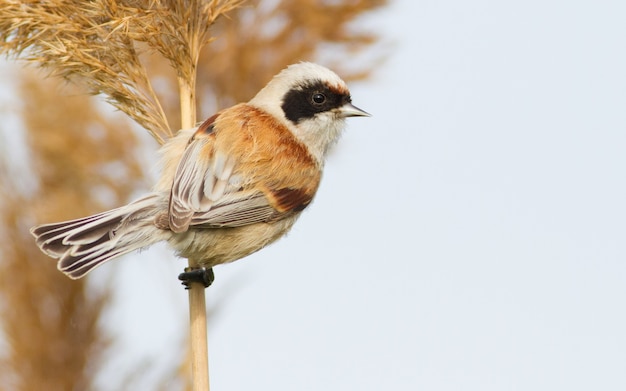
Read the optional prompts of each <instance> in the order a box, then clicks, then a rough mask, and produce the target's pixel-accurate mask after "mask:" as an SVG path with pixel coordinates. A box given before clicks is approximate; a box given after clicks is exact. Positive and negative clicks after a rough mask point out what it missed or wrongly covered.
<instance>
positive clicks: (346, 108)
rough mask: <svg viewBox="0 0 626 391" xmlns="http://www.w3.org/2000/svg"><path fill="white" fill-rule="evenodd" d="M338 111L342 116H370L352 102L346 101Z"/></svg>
mask: <svg viewBox="0 0 626 391" xmlns="http://www.w3.org/2000/svg"><path fill="white" fill-rule="evenodd" d="M339 113H340V115H341V116H342V117H343V118H347V117H371V116H372V115H371V114H369V113H368V112H365V111H363V110H361V109H359V108H358V107H356V106H354V105H353V104H352V103H346V104H345V105H343V106H341V107H340V108H339Z"/></svg>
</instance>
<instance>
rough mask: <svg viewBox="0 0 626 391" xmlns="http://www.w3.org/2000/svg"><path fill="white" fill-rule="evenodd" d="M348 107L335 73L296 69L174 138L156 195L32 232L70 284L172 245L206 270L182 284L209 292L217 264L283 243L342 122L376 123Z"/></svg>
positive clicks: (164, 154) (186, 276) (308, 66)
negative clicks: (132, 255) (107, 265)
mask: <svg viewBox="0 0 626 391" xmlns="http://www.w3.org/2000/svg"><path fill="white" fill-rule="evenodd" d="M351 102H352V101H351V97H350V92H349V90H348V87H347V86H346V84H345V82H344V81H343V80H341V78H339V76H337V75H336V74H335V73H334V72H332V71H331V70H329V69H327V68H325V67H323V66H320V65H317V64H313V63H309V62H301V63H297V64H293V65H290V66H288V67H287V68H285V69H283V70H282V71H281V72H280V73H278V74H277V75H276V76H274V78H273V79H272V80H271V81H270V82H269V83H268V84H267V85H266V86H265V87H264V88H263V89H262V90H261V91H260V92H259V93H258V94H257V95H256V96H255V97H254V98H252V100H250V101H249V102H248V103H240V104H237V105H235V106H232V107H230V108H227V109H225V110H222V111H220V112H218V113H217V114H215V115H213V116H211V117H209V118H208V119H207V120H205V121H204V122H203V123H202V124H201V125H200V126H198V127H197V128H194V129H188V130H181V131H179V132H178V134H177V135H176V136H174V137H172V138H171V139H170V140H168V141H167V142H166V144H165V145H163V147H162V148H161V151H160V152H161V165H162V173H161V176H160V179H159V181H158V183H157V184H156V186H155V187H154V189H153V191H152V192H151V193H149V194H147V195H145V196H143V197H141V198H139V199H138V200H136V201H134V202H132V203H130V204H128V205H126V206H122V207H120V208H117V209H113V210H109V211H106V212H102V213H98V214H96V215H93V216H89V217H84V218H80V219H76V220H71V221H65V222H60V223H52V224H45V225H40V226H37V227H34V228H32V229H31V233H32V234H33V236H35V238H36V242H37V245H38V246H39V248H41V250H42V251H43V252H44V253H46V254H47V255H49V256H50V257H52V258H55V259H58V263H57V267H58V269H59V270H60V271H61V272H63V273H65V274H66V275H67V276H69V277H70V278H72V279H78V278H81V277H83V276H85V275H86V274H87V273H88V272H90V271H91V270H92V269H94V268H95V267H97V266H98V265H101V264H102V263H104V262H107V261H109V260H111V259H114V258H116V257H119V256H121V255H123V254H127V253H129V252H131V251H135V250H139V249H142V248H146V247H148V246H150V245H152V244H154V243H157V242H160V241H167V242H168V243H169V245H170V246H171V247H172V248H173V249H174V250H175V252H176V253H177V255H179V256H181V257H184V258H188V259H190V260H193V261H194V262H195V263H196V264H198V265H200V267H198V268H196V269H193V270H186V273H183V274H181V276H179V278H180V279H181V280H183V284H186V285H188V284H189V283H190V282H193V281H199V282H202V283H203V284H204V285H205V286H208V285H210V283H211V282H212V280H213V271H212V267H213V266H215V265H219V264H223V263H227V262H232V261H235V260H238V259H240V258H243V257H245V256H247V255H249V254H252V253H254V252H256V251H258V250H260V249H262V248H263V247H265V246H267V245H268V244H270V243H272V242H274V241H276V240H277V239H279V238H280V237H281V236H283V235H284V234H286V233H287V231H289V229H290V228H291V227H292V226H293V224H294V223H295V221H296V219H297V218H298V216H299V215H300V213H301V212H302V211H303V210H304V209H305V208H306V207H307V206H308V205H309V204H310V203H311V201H312V200H313V197H314V195H315V193H316V191H317V188H318V186H319V184H320V179H321V175H322V169H323V167H324V160H325V157H326V154H327V152H328V150H329V147H330V146H332V145H333V144H334V143H335V142H336V141H337V139H338V138H339V136H340V135H341V133H342V131H343V129H344V125H345V119H346V118H347V117H358V116H369V114H368V113H366V112H365V111H363V110H361V109H359V108H357V107H355V106H353V105H352V103H351Z"/></svg>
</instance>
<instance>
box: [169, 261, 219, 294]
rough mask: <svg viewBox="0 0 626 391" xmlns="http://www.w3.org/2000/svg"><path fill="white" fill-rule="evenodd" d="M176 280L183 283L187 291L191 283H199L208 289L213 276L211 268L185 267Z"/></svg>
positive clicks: (213, 278)
mask: <svg viewBox="0 0 626 391" xmlns="http://www.w3.org/2000/svg"><path fill="white" fill-rule="evenodd" d="M178 279H179V280H181V281H182V282H183V285H184V286H185V289H189V287H190V285H191V283H192V282H199V283H201V284H202V285H204V287H205V288H208V287H209V286H211V284H212V283H213V280H215V274H213V268H208V269H207V268H206V267H201V266H200V267H186V268H185V271H184V272H183V273H180V274H179V275H178Z"/></svg>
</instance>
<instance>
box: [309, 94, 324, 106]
mask: <svg viewBox="0 0 626 391" xmlns="http://www.w3.org/2000/svg"><path fill="white" fill-rule="evenodd" d="M311 99H312V100H313V103H315V104H316V105H321V104H322V103H324V102H326V96H325V95H324V94H320V93H319V92H317V93H315V94H313V97H312V98H311Z"/></svg>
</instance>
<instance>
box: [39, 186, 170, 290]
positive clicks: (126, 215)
mask: <svg viewBox="0 0 626 391" xmlns="http://www.w3.org/2000/svg"><path fill="white" fill-rule="evenodd" d="M161 203H162V202H161V197H160V196H159V195H158V194H156V193H153V194H149V195H147V196H145V197H143V198H141V199H139V200H137V201H135V202H133V203H131V204H128V205H126V206H123V207H121V208H117V209H113V210H109V211H107V212H102V213H98V214H96V215H93V216H88V217H83V218H80V219H76V220H70V221H65V222H60V223H52V224H45V225H40V226H38V227H34V228H33V229H31V233H32V234H33V236H35V238H36V242H37V245H38V246H39V248H41V250H42V251H43V252H44V253H46V254H47V255H49V256H50V257H52V258H55V259H58V263H57V267H58V269H59V270H60V271H62V272H63V273H65V274H67V275H68V276H69V277H70V278H73V279H77V278H81V277H83V276H84V275H85V274H87V273H88V272H90V271H91V270H92V269H93V268H95V267H96V266H98V265H100V264H102V263H104V262H106V261H109V260H111V259H113V258H116V257H119V256H121V255H124V254H127V253H129V252H132V251H135V250H138V249H140V248H143V247H147V246H149V245H151V244H154V243H156V242H158V241H160V240H163V239H165V238H166V231H162V230H160V229H158V228H156V226H155V225H154V218H155V216H156V215H157V212H158V210H159V207H161V206H162V205H161Z"/></svg>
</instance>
